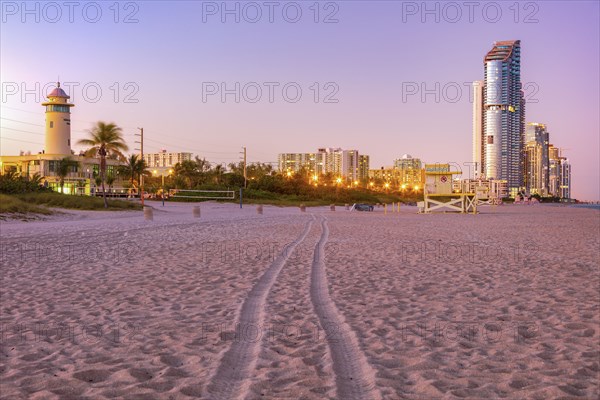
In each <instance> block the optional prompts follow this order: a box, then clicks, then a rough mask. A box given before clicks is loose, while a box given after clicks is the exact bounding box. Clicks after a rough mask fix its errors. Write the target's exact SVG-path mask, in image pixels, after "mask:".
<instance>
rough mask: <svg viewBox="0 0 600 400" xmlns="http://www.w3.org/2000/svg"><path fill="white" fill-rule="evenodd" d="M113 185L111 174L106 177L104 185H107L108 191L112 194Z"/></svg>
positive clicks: (113, 178) (113, 179)
mask: <svg viewBox="0 0 600 400" xmlns="http://www.w3.org/2000/svg"><path fill="white" fill-rule="evenodd" d="M113 183H115V177H114V176H113V175H112V174H109V175H108V176H107V177H106V184H107V185H108V190H109V191H111V192H112V185H113Z"/></svg>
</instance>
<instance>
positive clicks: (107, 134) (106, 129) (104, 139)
mask: <svg viewBox="0 0 600 400" xmlns="http://www.w3.org/2000/svg"><path fill="white" fill-rule="evenodd" d="M89 134H90V138H89V139H81V140H80V141H79V142H77V144H79V145H82V146H90V148H89V149H88V150H87V151H86V154H87V155H88V156H92V157H93V156H95V155H96V154H97V155H99V156H100V180H101V182H102V197H103V198H104V208H108V201H107V200H106V193H105V191H104V182H105V180H106V157H107V156H108V157H110V158H113V157H115V158H121V159H124V158H125V156H124V155H123V152H124V151H127V150H128V147H127V144H125V140H124V139H123V131H122V130H121V128H119V127H118V126H117V125H115V124H114V123H112V122H111V123H108V124H107V123H105V122H102V121H98V122H97V123H96V125H95V126H94V127H93V128H92V129H90V130H89Z"/></svg>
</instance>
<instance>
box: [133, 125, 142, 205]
mask: <svg viewBox="0 0 600 400" xmlns="http://www.w3.org/2000/svg"><path fill="white" fill-rule="evenodd" d="M138 129H139V130H140V133H136V134H135V136H139V137H140V141H139V142H138V141H136V143H139V144H140V160H144V128H138ZM140 199H141V200H142V207H143V206H144V174H140Z"/></svg>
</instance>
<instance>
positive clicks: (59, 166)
mask: <svg viewBox="0 0 600 400" xmlns="http://www.w3.org/2000/svg"><path fill="white" fill-rule="evenodd" d="M77 166H79V162H77V161H75V160H73V159H71V157H65V158H62V159H60V160H58V162H57V163H56V176H58V179H59V180H60V192H61V193H63V192H64V186H65V178H66V177H67V175H69V172H71V171H72V170H73V169H74V168H75V167H77Z"/></svg>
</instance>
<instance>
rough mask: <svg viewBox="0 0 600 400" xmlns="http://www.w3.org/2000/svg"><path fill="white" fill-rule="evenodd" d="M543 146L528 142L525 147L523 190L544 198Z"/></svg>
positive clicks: (546, 190) (545, 187)
mask: <svg viewBox="0 0 600 400" xmlns="http://www.w3.org/2000/svg"><path fill="white" fill-rule="evenodd" d="M542 148H543V146H542V145H541V144H540V143H538V142H536V141H530V142H527V144H526V145H525V152H524V157H525V188H526V189H527V192H528V193H529V194H539V195H541V196H546V195H547V192H548V189H547V186H546V185H545V182H544V162H543V153H544V152H543V150H542Z"/></svg>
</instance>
